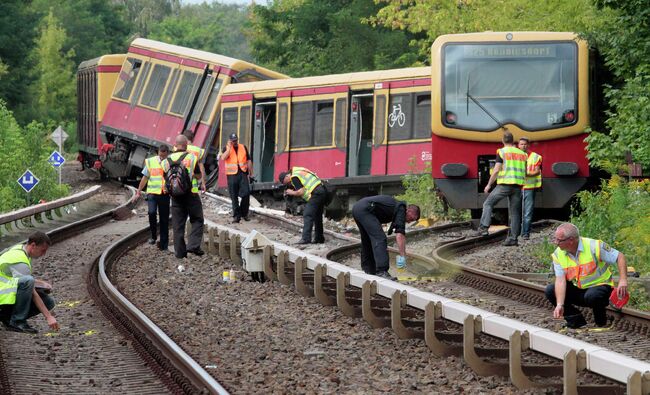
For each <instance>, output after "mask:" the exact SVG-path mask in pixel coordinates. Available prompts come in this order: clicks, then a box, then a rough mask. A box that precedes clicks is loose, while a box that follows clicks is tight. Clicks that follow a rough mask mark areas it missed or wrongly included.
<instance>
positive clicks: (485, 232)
mask: <svg viewBox="0 0 650 395" xmlns="http://www.w3.org/2000/svg"><path fill="white" fill-rule="evenodd" d="M489 234H490V233H489V232H488V230H487V229H486V228H483V227H481V226H479V227H478V229H476V230H475V231H474V232H472V237H482V236H487V235H489Z"/></svg>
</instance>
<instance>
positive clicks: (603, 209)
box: [571, 176, 650, 274]
mask: <svg viewBox="0 0 650 395" xmlns="http://www.w3.org/2000/svg"><path fill="white" fill-rule="evenodd" d="M578 205H579V206H578V207H575V208H574V212H573V214H572V218H571V222H573V223H574V224H575V225H576V226H577V227H578V229H580V234H581V235H584V236H585V237H591V238H595V239H599V240H603V241H605V242H607V243H610V244H611V245H612V246H613V247H614V248H616V249H617V250H619V251H621V252H623V253H624V254H625V257H626V258H627V264H628V266H633V267H634V268H635V269H636V270H637V271H638V272H641V273H642V274H644V273H648V272H650V180H645V181H625V180H624V179H622V178H620V177H618V176H614V177H612V179H611V180H609V181H607V182H603V184H602V190H601V191H597V192H588V191H583V192H580V193H578Z"/></svg>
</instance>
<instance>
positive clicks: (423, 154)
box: [219, 67, 431, 209]
mask: <svg viewBox="0 0 650 395" xmlns="http://www.w3.org/2000/svg"><path fill="white" fill-rule="evenodd" d="M430 75H431V70H430V68H428V67H421V68H405V69H397V70H384V71H369V72H360V73H349V74H336V75H326V76H318V77H305V78H293V79H286V80H275V81H263V82H254V83H247V84H237V85H231V86H228V87H226V88H225V89H224V94H223V97H222V109H221V130H222V131H223V132H222V141H221V146H222V147H223V146H224V144H225V139H226V136H227V135H228V134H230V133H233V132H235V133H237V134H238V135H239V141H240V142H242V143H244V144H246V145H247V146H248V147H249V151H250V153H251V155H252V159H253V164H254V165H253V167H254V174H253V175H254V177H255V178H256V180H257V182H256V183H255V184H254V187H253V191H254V193H256V194H257V195H258V196H261V197H262V198H265V197H268V194H267V193H266V192H268V191H271V190H272V188H273V185H274V184H275V183H277V179H276V178H277V176H278V174H279V173H280V172H282V171H285V170H287V169H288V168H290V167H292V166H304V167H307V168H309V169H310V170H312V171H314V172H316V173H317V174H318V175H319V176H320V177H321V178H324V179H328V180H329V181H330V183H331V184H333V185H336V186H337V195H338V196H339V198H340V199H341V200H342V201H341V203H343V205H344V207H342V208H344V209H345V206H346V205H348V204H351V203H354V201H355V197H358V196H366V195H368V194H373V193H396V192H398V191H399V190H401V176H402V175H404V174H406V173H407V172H408V171H409V170H414V169H415V170H416V171H417V170H419V171H422V170H423V169H424V168H425V166H426V162H427V161H430V160H431V119H430V116H431V108H430V106H431V79H430ZM411 159H413V161H412V162H413V165H414V168H411V167H410V164H409V163H410V162H411ZM219 186H220V187H222V188H225V186H226V180H225V175H223V174H222V175H221V176H220V177H219Z"/></svg>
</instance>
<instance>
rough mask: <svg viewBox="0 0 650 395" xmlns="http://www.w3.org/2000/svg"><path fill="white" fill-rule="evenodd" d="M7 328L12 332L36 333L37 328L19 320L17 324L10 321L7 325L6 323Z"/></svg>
mask: <svg viewBox="0 0 650 395" xmlns="http://www.w3.org/2000/svg"><path fill="white" fill-rule="evenodd" d="M7 329H9V330H10V331H13V332H21V333H30V334H35V333H38V329H36V328H33V327H31V326H29V324H28V323H26V322H21V323H19V324H12V323H11V322H10V323H9V325H7Z"/></svg>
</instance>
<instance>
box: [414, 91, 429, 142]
mask: <svg viewBox="0 0 650 395" xmlns="http://www.w3.org/2000/svg"><path fill="white" fill-rule="evenodd" d="M414 118H415V130H414V131H413V137H414V138H416V139H429V138H431V94H430V93H423V94H418V93H416V94H415V116H414Z"/></svg>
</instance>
